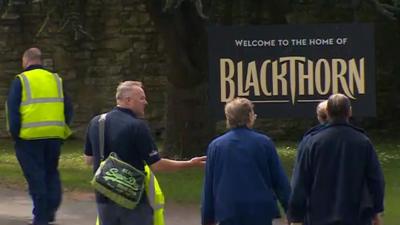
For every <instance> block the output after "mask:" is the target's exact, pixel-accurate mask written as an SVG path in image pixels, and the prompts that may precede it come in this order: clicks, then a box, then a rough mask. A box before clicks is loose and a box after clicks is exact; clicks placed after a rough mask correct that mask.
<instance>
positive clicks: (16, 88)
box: [7, 65, 73, 140]
mask: <svg viewBox="0 0 400 225" xmlns="http://www.w3.org/2000/svg"><path fill="white" fill-rule="evenodd" d="M34 69H44V68H43V67H42V66H41V65H32V66H29V67H28V68H26V69H25V70H24V71H29V70H34ZM21 99H22V85H21V81H20V79H19V78H15V79H14V80H13V82H12V83H11V87H10V90H9V93H8V99H7V110H8V112H7V113H8V125H9V129H10V133H11V136H12V137H13V139H14V140H19V131H20V129H21V114H20V112H19V106H20V105H21ZM64 116H65V122H66V123H67V124H68V125H70V124H71V121H72V116H73V105H72V102H71V99H70V98H69V97H68V96H67V95H66V94H65V91H64Z"/></svg>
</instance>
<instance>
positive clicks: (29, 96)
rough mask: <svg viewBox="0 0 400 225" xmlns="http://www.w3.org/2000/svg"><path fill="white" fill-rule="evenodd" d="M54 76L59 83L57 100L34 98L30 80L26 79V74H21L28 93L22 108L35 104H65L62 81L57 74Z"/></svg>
mask: <svg viewBox="0 0 400 225" xmlns="http://www.w3.org/2000/svg"><path fill="white" fill-rule="evenodd" d="M52 74H53V76H54V79H55V81H56V83H57V92H58V96H57V98H32V89H31V85H30V84H29V81H28V78H27V77H26V75H25V74H23V73H22V74H20V76H21V77H22V80H23V82H24V86H25V92H26V100H25V101H23V102H21V105H22V106H23V105H29V104H34V103H51V102H64V98H63V94H62V86H61V80H60V78H59V77H58V75H57V74H54V73H52Z"/></svg>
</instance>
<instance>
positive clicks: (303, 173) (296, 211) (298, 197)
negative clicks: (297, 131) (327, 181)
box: [287, 143, 311, 222]
mask: <svg viewBox="0 0 400 225" xmlns="http://www.w3.org/2000/svg"><path fill="white" fill-rule="evenodd" d="M308 148H309V143H302V144H301V145H299V148H298V149H297V151H298V155H297V159H296V162H295V168H294V169H293V175H292V181H291V183H292V194H291V197H290V199H289V206H288V213H287V216H288V220H289V222H303V221H304V216H305V213H306V208H307V207H306V202H307V190H308V188H309V186H310V183H311V181H310V177H309V175H310V170H309V166H308V160H309V151H308V150H309V149H308Z"/></svg>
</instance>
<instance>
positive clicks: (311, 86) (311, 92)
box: [299, 60, 314, 95]
mask: <svg viewBox="0 0 400 225" xmlns="http://www.w3.org/2000/svg"><path fill="white" fill-rule="evenodd" d="M313 66H314V62H313V61H311V60H308V61H307V73H308V74H305V71H304V64H303V63H300V64H299V95H305V89H306V88H305V85H304V83H305V82H304V80H306V79H307V81H308V84H307V95H314V68H313Z"/></svg>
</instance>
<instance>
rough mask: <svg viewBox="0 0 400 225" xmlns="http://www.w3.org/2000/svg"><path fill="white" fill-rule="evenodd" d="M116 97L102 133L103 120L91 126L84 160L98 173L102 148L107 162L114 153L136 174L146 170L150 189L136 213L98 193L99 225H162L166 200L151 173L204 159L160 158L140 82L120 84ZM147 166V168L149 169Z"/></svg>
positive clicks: (195, 164)
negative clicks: (148, 123)
mask: <svg viewBox="0 0 400 225" xmlns="http://www.w3.org/2000/svg"><path fill="white" fill-rule="evenodd" d="M115 97H116V102H117V106H116V107H115V108H114V109H112V110H111V111H109V112H107V113H106V114H105V115H106V116H104V117H105V122H104V129H101V130H102V132H100V129H99V128H100V127H99V118H100V116H96V117H94V118H93V119H92V120H91V121H90V123H89V126H88V129H87V132H88V133H87V135H86V144H85V153H84V154H85V160H86V163H87V164H90V165H93V171H94V172H95V171H96V170H97V169H98V167H99V165H100V162H101V160H102V157H101V156H100V155H103V154H101V153H100V148H101V149H103V150H104V152H103V153H104V158H107V157H108V156H109V154H110V152H111V151H112V152H113V153H116V155H118V157H119V159H120V160H121V161H123V162H125V163H128V164H130V165H131V166H133V167H135V168H136V169H137V170H141V171H145V170H147V173H146V174H147V176H148V177H147V179H146V183H147V185H146V189H145V190H144V192H145V193H146V194H145V195H144V194H143V195H141V198H140V200H139V203H138V204H137V205H136V206H135V208H134V209H128V208H124V207H122V206H121V205H118V204H117V203H115V202H113V201H112V200H111V199H109V198H107V197H106V196H104V195H102V194H101V193H98V192H96V203H97V212H98V215H99V225H163V215H162V214H163V205H164V197H163V196H162V192H161V189H160V188H157V185H156V180H155V177H154V176H153V175H152V172H153V171H154V172H156V171H171V170H179V169H184V168H189V167H203V166H204V165H205V157H194V158H192V159H191V160H188V161H176V160H169V159H164V158H161V157H160V155H159V153H158V150H157V146H156V144H155V143H154V141H153V138H152V136H151V133H150V130H149V128H148V126H147V124H146V123H145V121H144V120H143V118H144V109H145V107H146V105H147V101H146V95H145V93H144V90H143V86H142V83H141V82H138V81H125V82H122V83H120V84H119V85H118V87H117V91H116V95H115ZM103 115H104V114H103ZM103 121H104V120H103ZM100 133H101V134H103V135H100ZM100 136H101V139H102V140H101V141H100ZM100 144H101V146H100ZM146 165H148V168H147V169H146V168H145V167H146ZM150 169H151V170H150ZM153 178H154V180H153ZM153 182H154V183H153ZM116 183H118V182H116ZM152 183H153V184H152Z"/></svg>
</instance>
